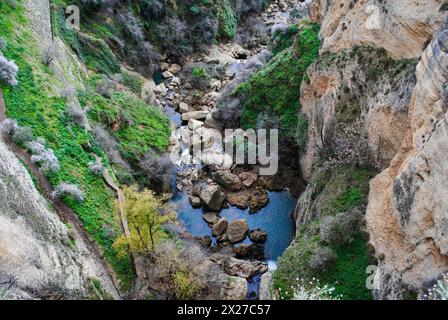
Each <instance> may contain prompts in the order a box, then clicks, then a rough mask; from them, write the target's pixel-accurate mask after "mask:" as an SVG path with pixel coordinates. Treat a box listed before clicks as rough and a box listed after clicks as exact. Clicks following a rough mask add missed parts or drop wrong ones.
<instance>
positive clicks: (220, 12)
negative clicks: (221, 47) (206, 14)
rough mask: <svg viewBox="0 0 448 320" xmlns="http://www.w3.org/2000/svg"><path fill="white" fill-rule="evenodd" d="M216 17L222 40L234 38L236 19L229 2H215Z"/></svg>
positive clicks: (226, 0) (220, 0) (218, 0)
mask: <svg viewBox="0 0 448 320" xmlns="http://www.w3.org/2000/svg"><path fill="white" fill-rule="evenodd" d="M216 6H217V16H218V21H219V35H220V36H221V37H223V38H234V37H235V35H236V28H237V25H238V17H237V13H236V12H235V8H234V7H233V5H232V4H231V0H217V1H216Z"/></svg>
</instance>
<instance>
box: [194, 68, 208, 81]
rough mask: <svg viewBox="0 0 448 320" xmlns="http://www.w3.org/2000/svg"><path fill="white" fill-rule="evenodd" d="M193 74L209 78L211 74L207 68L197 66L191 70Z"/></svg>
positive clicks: (196, 76) (201, 77)
mask: <svg viewBox="0 0 448 320" xmlns="http://www.w3.org/2000/svg"><path fill="white" fill-rule="evenodd" d="M191 75H192V76H193V77H195V78H200V79H208V78H210V75H209V74H208V72H207V70H206V69H205V68H203V67H197V68H194V69H193V70H191Z"/></svg>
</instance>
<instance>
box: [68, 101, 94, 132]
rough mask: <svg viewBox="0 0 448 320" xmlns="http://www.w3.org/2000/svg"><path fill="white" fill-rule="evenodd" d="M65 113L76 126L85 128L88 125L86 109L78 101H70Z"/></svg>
mask: <svg viewBox="0 0 448 320" xmlns="http://www.w3.org/2000/svg"><path fill="white" fill-rule="evenodd" d="M67 113H68V115H69V117H70V119H72V121H73V122H74V123H75V124H77V125H78V126H82V127H83V128H85V129H88V128H89V127H90V126H89V119H88V118H87V115H86V111H85V110H84V109H83V108H82V107H81V106H80V105H79V104H78V103H75V102H72V103H71V105H70V107H69V109H68V111H67Z"/></svg>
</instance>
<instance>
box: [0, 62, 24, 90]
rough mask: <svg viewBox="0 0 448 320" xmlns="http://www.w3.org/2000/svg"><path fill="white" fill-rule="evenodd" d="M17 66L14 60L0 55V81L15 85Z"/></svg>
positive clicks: (16, 82)
mask: <svg viewBox="0 0 448 320" xmlns="http://www.w3.org/2000/svg"><path fill="white" fill-rule="evenodd" d="M18 71H19V67H17V65H16V64H15V62H14V61H9V60H8V59H6V58H5V57H4V56H3V55H0V81H2V82H4V83H6V84H9V85H11V86H16V85H17V84H18V81H17V79H16V77H17V72H18Z"/></svg>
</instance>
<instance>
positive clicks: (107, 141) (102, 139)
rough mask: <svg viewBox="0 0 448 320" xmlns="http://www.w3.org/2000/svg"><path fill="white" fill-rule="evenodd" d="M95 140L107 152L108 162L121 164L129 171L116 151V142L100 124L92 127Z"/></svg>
mask: <svg viewBox="0 0 448 320" xmlns="http://www.w3.org/2000/svg"><path fill="white" fill-rule="evenodd" d="M93 135H94V136H95V142H96V143H97V144H98V145H99V146H100V147H101V148H102V149H103V150H104V152H105V153H106V154H107V156H108V158H109V160H110V162H112V163H115V164H118V165H121V166H122V167H123V168H124V169H126V170H127V171H130V168H129V165H128V164H127V163H126V162H125V161H124V160H123V158H122V157H121V155H120V152H119V151H118V142H117V141H116V140H115V139H114V138H113V137H112V136H111V135H110V134H109V132H108V131H107V130H106V129H105V128H104V127H102V126H96V127H95V128H94V129H93Z"/></svg>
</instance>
